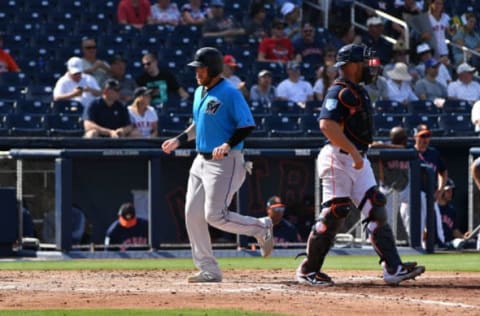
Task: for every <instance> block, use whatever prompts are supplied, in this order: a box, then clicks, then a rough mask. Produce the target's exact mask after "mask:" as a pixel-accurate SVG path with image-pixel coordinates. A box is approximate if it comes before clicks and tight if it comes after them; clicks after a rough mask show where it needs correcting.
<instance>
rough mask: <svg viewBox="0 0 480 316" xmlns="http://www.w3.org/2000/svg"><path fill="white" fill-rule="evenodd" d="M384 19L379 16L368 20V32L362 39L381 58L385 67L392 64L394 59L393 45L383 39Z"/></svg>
mask: <svg viewBox="0 0 480 316" xmlns="http://www.w3.org/2000/svg"><path fill="white" fill-rule="evenodd" d="M383 23H384V22H383V20H382V18H380V17H378V16H374V17H371V18H369V19H368V20H367V26H368V32H367V33H366V34H365V35H364V36H363V37H362V42H363V43H364V44H365V45H367V46H368V47H371V48H372V49H373V50H374V51H375V52H376V54H377V56H378V57H379V58H380V61H381V62H382V64H383V65H386V64H388V63H389V62H390V59H391V58H392V49H393V47H392V44H390V43H389V42H388V41H387V40H386V39H384V38H383V37H382V35H383V30H384V25H383Z"/></svg>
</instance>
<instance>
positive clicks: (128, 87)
mask: <svg viewBox="0 0 480 316" xmlns="http://www.w3.org/2000/svg"><path fill="white" fill-rule="evenodd" d="M109 63H110V71H109V72H108V74H107V75H108V76H107V78H106V79H105V81H107V80H108V79H115V80H117V81H118V83H119V84H120V101H122V102H123V103H125V102H128V101H130V100H131V99H132V97H133V91H134V90H135V88H136V87H137V84H136V83H135V80H133V79H132V78H131V77H127V76H126V75H125V70H126V67H127V64H126V60H125V59H124V58H123V56H122V55H118V54H116V55H113V56H112V58H111V59H110V61H109ZM105 81H103V82H99V85H100V86H103V85H104V84H105Z"/></svg>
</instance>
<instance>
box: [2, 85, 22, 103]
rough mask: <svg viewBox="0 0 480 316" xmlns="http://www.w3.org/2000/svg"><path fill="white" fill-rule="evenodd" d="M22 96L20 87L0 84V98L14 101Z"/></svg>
mask: <svg viewBox="0 0 480 316" xmlns="http://www.w3.org/2000/svg"><path fill="white" fill-rule="evenodd" d="M22 98H23V91H22V88H20V87H17V86H13V85H0V99H2V100H14V101H16V100H19V99H22Z"/></svg>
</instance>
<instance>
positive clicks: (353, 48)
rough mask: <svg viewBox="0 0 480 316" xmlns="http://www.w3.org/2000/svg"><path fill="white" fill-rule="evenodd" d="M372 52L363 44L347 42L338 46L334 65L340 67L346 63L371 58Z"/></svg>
mask: <svg viewBox="0 0 480 316" xmlns="http://www.w3.org/2000/svg"><path fill="white" fill-rule="evenodd" d="M373 57H375V56H374V52H373V51H372V50H371V49H370V48H368V47H367V46H365V45H361V44H348V45H345V46H343V47H342V48H340V50H339V51H338V53H337V62H336V63H335V67H340V66H343V65H345V64H346V63H358V62H363V61H366V60H369V59H370V58H373Z"/></svg>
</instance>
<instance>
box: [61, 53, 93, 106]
mask: <svg viewBox="0 0 480 316" xmlns="http://www.w3.org/2000/svg"><path fill="white" fill-rule="evenodd" d="M83 70H84V69H83V62H82V59H81V58H79V57H71V58H70V59H69V60H68V61H67V72H66V73H65V74H64V75H63V76H62V77H60V78H59V79H58V80H57V83H56V84H55V88H54V89H53V100H54V101H62V100H75V101H78V102H80V103H81V104H82V105H83V108H84V111H83V113H87V108H88V107H89V106H90V103H91V102H92V101H93V100H94V99H95V98H96V97H98V96H100V95H101V94H102V91H101V89H100V87H99V85H98V83H97V81H96V80H95V78H94V77H93V76H91V75H89V74H85V73H83Z"/></svg>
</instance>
